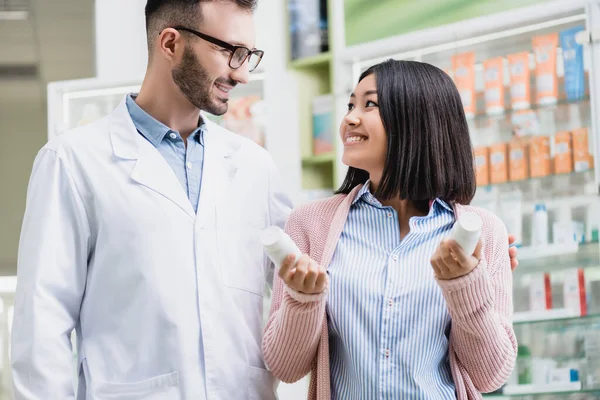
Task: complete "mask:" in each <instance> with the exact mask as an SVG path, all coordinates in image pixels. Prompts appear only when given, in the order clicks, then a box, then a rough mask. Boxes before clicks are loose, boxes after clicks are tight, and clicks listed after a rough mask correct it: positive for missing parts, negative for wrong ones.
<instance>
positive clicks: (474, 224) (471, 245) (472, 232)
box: [450, 212, 483, 255]
mask: <svg viewBox="0 0 600 400" xmlns="http://www.w3.org/2000/svg"><path fill="white" fill-rule="evenodd" d="M482 225H483V222H482V221H481V217H480V216H479V215H477V214H476V213H473V212H465V213H462V214H461V215H460V218H458V220H457V221H456V222H455V223H454V226H453V227H452V230H451V232H450V238H451V239H453V240H454V241H456V243H458V245H459V246H460V247H462V249H463V250H464V252H465V253H466V254H468V255H471V254H473V252H474V251H475V248H476V247H477V243H478V242H479V237H480V236H481V227H482Z"/></svg>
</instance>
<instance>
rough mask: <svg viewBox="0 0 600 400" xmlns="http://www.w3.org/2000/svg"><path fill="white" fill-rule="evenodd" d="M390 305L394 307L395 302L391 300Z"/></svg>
mask: <svg viewBox="0 0 600 400" xmlns="http://www.w3.org/2000/svg"><path fill="white" fill-rule="evenodd" d="M388 304H389V305H390V307H394V300H392V299H390V301H388Z"/></svg>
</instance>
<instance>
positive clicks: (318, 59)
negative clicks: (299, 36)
mask: <svg viewBox="0 0 600 400" xmlns="http://www.w3.org/2000/svg"><path fill="white" fill-rule="evenodd" d="M330 62H331V53H330V52H327V53H321V54H317V55H315V56H311V57H305V58H300V59H298V60H293V61H291V62H290V67H291V68H294V69H300V68H314V67H320V66H324V65H327V64H329V63H330Z"/></svg>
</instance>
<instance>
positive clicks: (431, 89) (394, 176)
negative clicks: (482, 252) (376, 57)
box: [337, 60, 476, 209]
mask: <svg viewBox="0 0 600 400" xmlns="http://www.w3.org/2000/svg"><path fill="white" fill-rule="evenodd" d="M371 74H373V75H374V76H375V79H376V81H377V100H378V104H379V113H380V116H381V120H382V122H383V127H384V129H385V132H386V135H387V138H388V145H387V154H386V160H385V165H384V170H383V175H382V178H381V182H380V183H379V186H378V187H377V190H376V192H375V193H374V195H375V196H376V197H378V198H380V199H383V200H389V199H392V198H397V197H400V199H403V200H410V201H413V202H415V203H416V204H417V207H418V208H420V209H421V208H424V206H425V205H427V202H429V201H430V200H433V199H436V198H439V199H441V200H444V201H446V202H447V203H450V204H452V203H459V204H469V203H470V202H471V200H472V199H473V196H474V195H475V189H476V181H475V162H474V157H473V148H472V145H471V139H470V137H469V127H468V125H467V120H466V117H465V113H464V109H463V105H462V101H461V98H460V94H459V93H458V90H457V89H456V86H455V85H454V82H453V81H452V79H451V78H450V77H449V76H448V75H447V74H446V73H445V72H444V71H442V70H441V69H439V68H437V67H435V66H433V65H430V64H426V63H421V62H416V61H398V60H387V61H384V62H382V63H380V64H376V65H373V66H372V67H370V68H369V69H367V70H366V71H365V72H363V73H362V74H361V76H360V78H359V80H358V81H359V82H360V81H362V80H363V79H364V78H366V77H367V76H369V75H371ZM368 179H369V174H368V172H367V171H364V170H361V169H358V168H353V167H350V168H349V170H348V173H347V175H346V178H345V180H344V182H343V183H342V186H341V187H340V188H339V189H338V191H337V193H345V194H348V193H350V191H351V190H352V189H354V188H355V187H356V186H357V185H359V184H361V183H365V182H366V181H367V180H368ZM427 207H428V206H427Z"/></svg>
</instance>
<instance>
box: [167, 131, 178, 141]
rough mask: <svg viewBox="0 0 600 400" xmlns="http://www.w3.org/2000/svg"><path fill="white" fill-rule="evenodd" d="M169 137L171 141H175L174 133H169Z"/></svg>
mask: <svg viewBox="0 0 600 400" xmlns="http://www.w3.org/2000/svg"><path fill="white" fill-rule="evenodd" d="M169 137H170V138H171V139H173V140H175V139H177V135H176V134H175V133H173V132H171V133H170V134H169Z"/></svg>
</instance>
